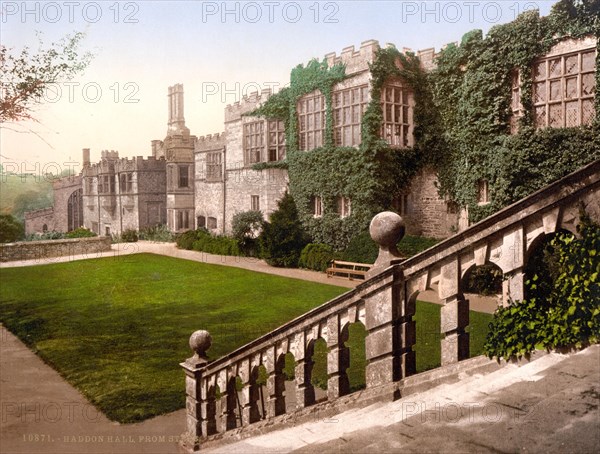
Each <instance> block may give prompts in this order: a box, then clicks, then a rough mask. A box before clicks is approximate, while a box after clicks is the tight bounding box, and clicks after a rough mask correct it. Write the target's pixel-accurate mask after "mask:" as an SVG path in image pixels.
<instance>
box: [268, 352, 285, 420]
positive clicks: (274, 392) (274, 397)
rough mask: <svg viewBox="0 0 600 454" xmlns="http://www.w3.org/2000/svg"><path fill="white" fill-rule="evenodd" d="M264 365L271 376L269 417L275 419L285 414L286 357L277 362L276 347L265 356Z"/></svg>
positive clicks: (269, 379)
mask: <svg viewBox="0 0 600 454" xmlns="http://www.w3.org/2000/svg"><path fill="white" fill-rule="evenodd" d="M263 363H264V366H265V368H266V369H267V373H268V374H269V376H268V378H267V394H268V400H267V417H268V418H274V417H275V416H278V415H282V414H284V413H285V398H284V396H283V392H284V391H285V376H284V375H283V368H284V367H285V356H284V355H281V358H279V360H277V352H276V348H275V347H271V348H269V349H268V350H267V351H266V352H265V353H264V354H263Z"/></svg>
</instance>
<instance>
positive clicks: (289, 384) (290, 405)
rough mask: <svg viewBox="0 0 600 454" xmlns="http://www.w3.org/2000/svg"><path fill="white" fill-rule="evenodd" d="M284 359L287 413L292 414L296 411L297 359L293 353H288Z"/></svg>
mask: <svg viewBox="0 0 600 454" xmlns="http://www.w3.org/2000/svg"><path fill="white" fill-rule="evenodd" d="M282 358H283V370H282V372H283V377H284V382H283V385H284V386H283V390H284V391H283V395H284V399H285V412H286V413H290V412H292V411H295V410H296V358H295V357H294V354H293V353H292V352H287V353H286V354H285V355H284V356H283V357H282Z"/></svg>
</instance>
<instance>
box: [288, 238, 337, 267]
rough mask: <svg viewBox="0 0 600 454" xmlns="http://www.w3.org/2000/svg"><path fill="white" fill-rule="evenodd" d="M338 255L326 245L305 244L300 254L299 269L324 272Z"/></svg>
mask: <svg viewBox="0 0 600 454" xmlns="http://www.w3.org/2000/svg"><path fill="white" fill-rule="evenodd" d="M339 257H340V254H339V253H336V252H335V251H334V250H333V249H332V248H331V246H329V245H327V244H315V243H310V244H307V245H306V247H305V248H304V249H302V252H301V253H300V261H299V262H298V266H299V267H300V268H307V269H309V270H315V271H325V270H326V269H327V267H328V265H329V262H331V261H332V260H335V259H338V258H339Z"/></svg>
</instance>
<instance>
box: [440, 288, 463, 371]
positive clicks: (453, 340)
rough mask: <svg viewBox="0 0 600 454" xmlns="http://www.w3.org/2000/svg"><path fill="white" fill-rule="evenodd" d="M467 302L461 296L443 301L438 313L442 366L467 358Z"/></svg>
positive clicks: (454, 296)
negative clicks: (441, 337) (441, 336)
mask: <svg viewBox="0 0 600 454" xmlns="http://www.w3.org/2000/svg"><path fill="white" fill-rule="evenodd" d="M467 326H469V300H466V299H464V297H463V295H462V294H458V295H453V296H452V297H450V298H446V299H445V303H444V305H443V306H442V308H441V313H440V328H441V331H442V334H443V335H444V338H443V339H442V348H441V350H442V358H441V360H442V365H445V364H451V363H456V362H458V361H462V360H463V359H468V358H469V333H467V332H466V331H465V329H466V327H467Z"/></svg>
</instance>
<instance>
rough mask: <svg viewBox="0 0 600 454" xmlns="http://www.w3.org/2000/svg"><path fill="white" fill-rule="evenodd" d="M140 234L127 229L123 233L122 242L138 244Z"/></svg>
mask: <svg viewBox="0 0 600 454" xmlns="http://www.w3.org/2000/svg"><path fill="white" fill-rule="evenodd" d="M137 240H138V233H137V231H135V230H134V229H127V230H125V231H123V233H121V241H123V242H124V243H137Z"/></svg>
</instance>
